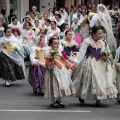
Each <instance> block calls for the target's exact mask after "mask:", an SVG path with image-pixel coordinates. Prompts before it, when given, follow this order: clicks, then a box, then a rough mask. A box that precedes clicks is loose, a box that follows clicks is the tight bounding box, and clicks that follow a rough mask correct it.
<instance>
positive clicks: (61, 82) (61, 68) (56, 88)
mask: <svg viewBox="0 0 120 120" xmlns="http://www.w3.org/2000/svg"><path fill="white" fill-rule="evenodd" d="M49 46H50V48H49V49H48V50H47V51H46V75H45V93H44V97H45V98H50V99H51V101H52V103H51V107H54V108H56V107H65V105H64V104H63V102H62V97H64V96H69V95H73V94H74V93H75V90H74V86H73V84H72V81H71V78H70V73H69V71H68V69H67V68H71V65H70V64H69V62H68V61H67V60H66V59H65V55H64V53H62V52H61V51H58V49H59V40H58V39H57V38H55V37H54V38H50V39H49ZM54 60H55V61H54ZM61 60H62V61H61Z"/></svg>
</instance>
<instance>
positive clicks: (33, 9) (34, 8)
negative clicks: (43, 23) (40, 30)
mask: <svg viewBox="0 0 120 120" xmlns="http://www.w3.org/2000/svg"><path fill="white" fill-rule="evenodd" d="M32 12H33V13H35V15H36V16H37V18H38V19H41V15H40V13H39V12H38V11H37V7H36V6H33V7H32Z"/></svg>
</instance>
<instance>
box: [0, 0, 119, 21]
mask: <svg viewBox="0 0 120 120" xmlns="http://www.w3.org/2000/svg"><path fill="white" fill-rule="evenodd" d="M89 3H91V4H96V5H97V4H99V3H103V4H105V5H108V4H110V5H113V6H116V7H119V6H120V0H0V9H2V8H5V9H6V11H7V15H9V10H10V9H11V8H14V9H16V13H17V16H18V19H19V20H21V19H22V18H23V17H24V16H25V13H26V12H27V11H30V10H31V8H32V6H37V8H38V11H39V12H41V13H42V12H43V11H45V10H47V9H48V8H53V7H56V6H57V7H68V8H69V9H70V8H71V5H76V6H78V5H82V4H83V5H88V4H89Z"/></svg>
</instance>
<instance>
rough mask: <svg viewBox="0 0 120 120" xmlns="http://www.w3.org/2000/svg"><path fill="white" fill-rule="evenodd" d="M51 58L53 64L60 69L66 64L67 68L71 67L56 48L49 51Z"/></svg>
mask: <svg viewBox="0 0 120 120" xmlns="http://www.w3.org/2000/svg"><path fill="white" fill-rule="evenodd" d="M50 55H51V57H52V58H51V60H52V61H53V62H55V65H56V66H57V67H58V68H59V69H61V68H62V66H63V65H64V66H66V67H67V68H68V69H69V68H70V67H71V64H70V63H69V62H68V61H67V60H66V59H65V58H64V57H63V56H62V55H60V54H59V53H58V52H57V51H56V50H52V51H50Z"/></svg>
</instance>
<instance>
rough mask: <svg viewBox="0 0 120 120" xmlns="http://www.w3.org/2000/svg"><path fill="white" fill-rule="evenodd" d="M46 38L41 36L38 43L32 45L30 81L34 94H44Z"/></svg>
mask: <svg viewBox="0 0 120 120" xmlns="http://www.w3.org/2000/svg"><path fill="white" fill-rule="evenodd" d="M45 50H46V47H45V39H44V37H40V39H39V40H38V44H37V45H36V46H34V47H32V50H31V52H30V61H31V64H32V65H31V66H30V68H29V79H28V82H29V84H30V85H31V86H32V88H33V92H34V94H39V95H44V93H43V90H44V75H45V71H46V68H45Z"/></svg>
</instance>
